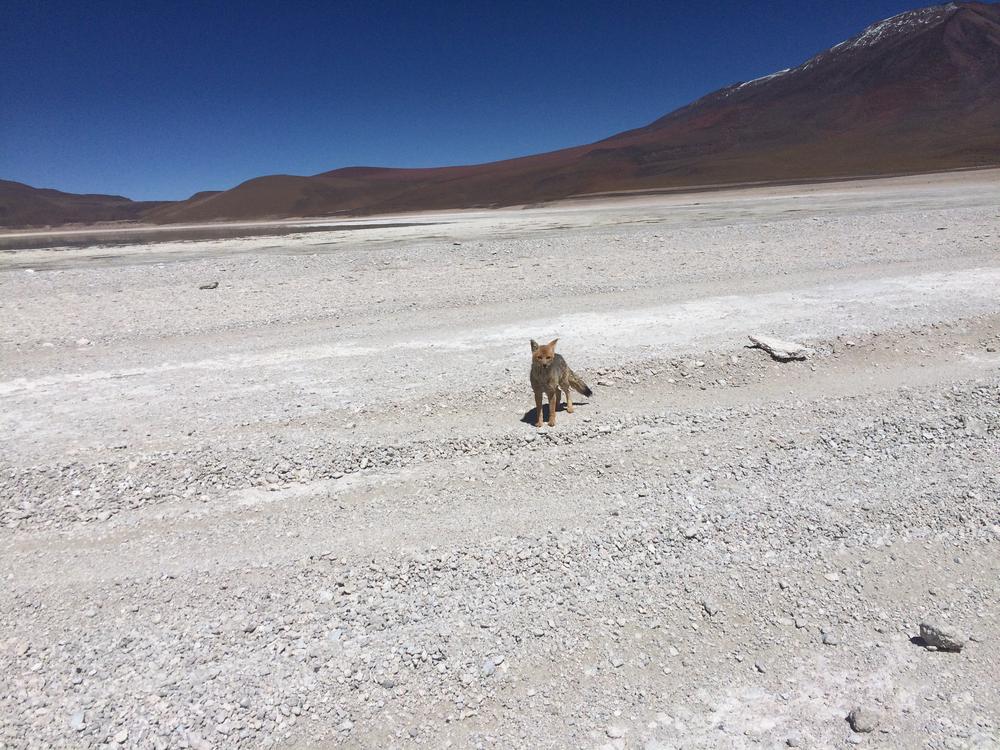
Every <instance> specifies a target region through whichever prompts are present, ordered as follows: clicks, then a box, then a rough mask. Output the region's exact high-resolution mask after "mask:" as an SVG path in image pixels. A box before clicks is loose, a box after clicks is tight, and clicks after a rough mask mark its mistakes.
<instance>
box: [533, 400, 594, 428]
mask: <svg viewBox="0 0 1000 750" xmlns="http://www.w3.org/2000/svg"><path fill="white" fill-rule="evenodd" d="M586 403H587V402H586V401H574V402H573V407H574V408H576V407H577V406H580V404H584V405H585V404H586ZM560 411H566V402H565V401H563V400H562V399H560V400H559V409H558V410H557V413H558V412H560ZM535 419H536V410H535V409H528V411H526V412H524V416H523V417H521V421H522V422H524V423H525V424H530V425H531V426H532V427H534V426H535ZM548 420H549V405H548V404H543V405H542V421H543V422H547V421H548Z"/></svg>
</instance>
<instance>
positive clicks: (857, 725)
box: [847, 706, 879, 734]
mask: <svg viewBox="0 0 1000 750" xmlns="http://www.w3.org/2000/svg"><path fill="white" fill-rule="evenodd" d="M847 723H848V724H850V725H851V729H853V730H854V731H855V732H860V733H862V734H867V733H868V732H874V731H875V728H876V727H877V726H878V723H879V715H878V712H876V711H874V710H873V709H870V708H867V707H864V706H855V707H854V708H852V709H851V712H850V713H849V714H847Z"/></svg>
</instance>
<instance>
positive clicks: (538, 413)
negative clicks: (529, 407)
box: [535, 391, 542, 427]
mask: <svg viewBox="0 0 1000 750" xmlns="http://www.w3.org/2000/svg"><path fill="white" fill-rule="evenodd" d="M541 426H542V392H541V391H535V427H541Z"/></svg>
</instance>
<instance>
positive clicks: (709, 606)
mask: <svg viewBox="0 0 1000 750" xmlns="http://www.w3.org/2000/svg"><path fill="white" fill-rule="evenodd" d="M701 608H702V609H703V610H705V614H707V615H708V616H709V617H714V616H715V615H716V614H717V613H718V611H719V605H718V604H716V603H715V602H714V601H712V600H711V599H705V600H704V601H703V602H702V603H701Z"/></svg>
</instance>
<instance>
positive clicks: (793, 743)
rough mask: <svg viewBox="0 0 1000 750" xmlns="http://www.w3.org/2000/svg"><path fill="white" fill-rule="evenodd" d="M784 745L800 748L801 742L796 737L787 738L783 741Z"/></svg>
mask: <svg viewBox="0 0 1000 750" xmlns="http://www.w3.org/2000/svg"><path fill="white" fill-rule="evenodd" d="M785 744H786V745H788V746H789V747H802V740H800V739H799V738H798V737H788V738H787V739H786V740H785Z"/></svg>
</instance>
